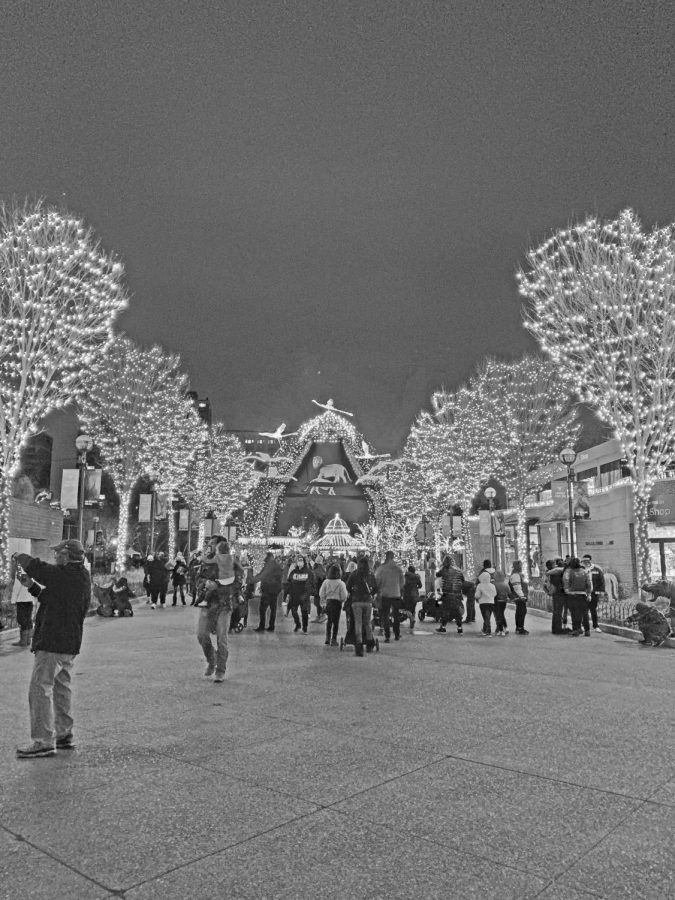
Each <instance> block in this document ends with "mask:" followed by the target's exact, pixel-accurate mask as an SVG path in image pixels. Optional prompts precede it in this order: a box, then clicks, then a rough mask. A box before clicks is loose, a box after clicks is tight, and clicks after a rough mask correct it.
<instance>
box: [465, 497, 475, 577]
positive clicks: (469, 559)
mask: <svg viewBox="0 0 675 900" xmlns="http://www.w3.org/2000/svg"><path fill="white" fill-rule="evenodd" d="M462 535H463V537H464V574H465V575H466V576H467V578H473V573H474V568H475V566H474V561H473V543H472V541H471V526H470V524H469V517H468V515H467V514H466V513H464V514H463V515H462Z"/></svg>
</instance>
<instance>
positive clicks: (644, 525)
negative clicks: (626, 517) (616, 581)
mask: <svg viewBox="0 0 675 900" xmlns="http://www.w3.org/2000/svg"><path fill="white" fill-rule="evenodd" d="M649 494H650V491H649V489H648V488H644V487H643V486H642V485H640V484H637V483H636V482H633V512H634V515H635V553H636V556H637V572H638V585H640V584H644V583H645V581H649V579H650V573H651V560H650V556H649V531H648V520H647V513H648V507H649Z"/></svg>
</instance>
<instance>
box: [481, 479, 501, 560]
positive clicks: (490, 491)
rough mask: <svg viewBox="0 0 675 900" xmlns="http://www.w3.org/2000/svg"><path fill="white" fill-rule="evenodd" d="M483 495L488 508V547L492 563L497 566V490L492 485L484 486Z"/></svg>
mask: <svg viewBox="0 0 675 900" xmlns="http://www.w3.org/2000/svg"><path fill="white" fill-rule="evenodd" d="M483 493H484V494H485V496H486V497H487V502H488V509H489V510H490V548H491V555H492V565H493V566H494V565H497V566H499V560H498V559H497V556H498V554H497V539H496V537H495V513H494V509H495V497H496V496H497V491H496V490H495V489H494V488H493V487H486V488H485V490H484V491H483Z"/></svg>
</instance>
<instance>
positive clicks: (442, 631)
mask: <svg viewBox="0 0 675 900" xmlns="http://www.w3.org/2000/svg"><path fill="white" fill-rule="evenodd" d="M436 634H445V627H444V626H443V625H441V627H440V628H437V629H436Z"/></svg>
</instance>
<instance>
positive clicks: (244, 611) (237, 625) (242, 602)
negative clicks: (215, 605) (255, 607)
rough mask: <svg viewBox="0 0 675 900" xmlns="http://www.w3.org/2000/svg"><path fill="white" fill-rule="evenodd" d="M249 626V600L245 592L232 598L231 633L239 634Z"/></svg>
mask: <svg viewBox="0 0 675 900" xmlns="http://www.w3.org/2000/svg"><path fill="white" fill-rule="evenodd" d="M247 625H248V599H247V597H246V594H245V593H244V592H240V593H239V594H238V595H237V596H236V597H233V598H232V615H231V616H230V631H234V632H236V633H237V634H239V633H240V632H242V631H243V630H244V628H246V626H247Z"/></svg>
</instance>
